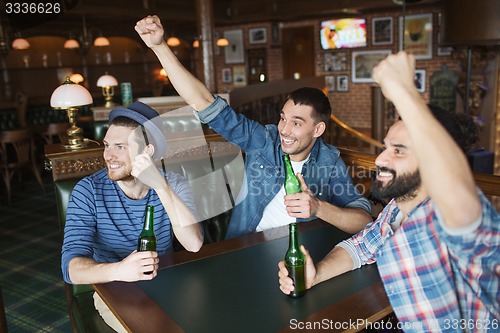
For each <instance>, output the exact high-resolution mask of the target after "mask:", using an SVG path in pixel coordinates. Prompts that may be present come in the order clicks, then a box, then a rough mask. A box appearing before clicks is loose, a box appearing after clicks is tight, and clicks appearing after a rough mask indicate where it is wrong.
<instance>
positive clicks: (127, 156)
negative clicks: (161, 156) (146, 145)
mask: <svg viewBox="0 0 500 333" xmlns="http://www.w3.org/2000/svg"><path fill="white" fill-rule="evenodd" d="M134 132H135V129H134V128H131V127H125V126H116V125H111V126H110V127H109V129H108V131H107V132H106V136H105V137H104V140H103V143H104V154H103V156H104V161H105V162H106V166H107V168H108V177H109V179H110V180H114V181H128V180H132V179H134V177H133V176H132V175H131V172H132V161H133V159H134V158H135V156H137V154H138V153H139V145H138V143H137V142H136V141H135V140H134V138H135V133H134Z"/></svg>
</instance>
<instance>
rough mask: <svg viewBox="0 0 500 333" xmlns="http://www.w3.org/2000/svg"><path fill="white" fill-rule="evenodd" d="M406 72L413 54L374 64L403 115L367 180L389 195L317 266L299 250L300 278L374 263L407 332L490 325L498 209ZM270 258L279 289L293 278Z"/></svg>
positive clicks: (316, 279)
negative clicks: (374, 217) (363, 225)
mask: <svg viewBox="0 0 500 333" xmlns="http://www.w3.org/2000/svg"><path fill="white" fill-rule="evenodd" d="M414 73H415V58H414V56H413V55H407V54H406V53H405V52H400V53H399V54H397V55H391V56H389V57H388V58H387V59H386V60H384V61H382V62H381V63H380V64H379V65H378V66H377V67H375V69H374V70H373V73H372V77H373V78H374V80H375V81H376V82H377V83H378V84H379V85H380V87H381V89H382V92H383V93H384V95H385V96H386V97H387V98H388V99H389V100H391V101H392V102H393V103H394V105H395V106H396V108H397V110H398V111H399V114H400V116H401V118H402V121H398V122H396V123H395V124H394V125H393V126H392V127H391V128H390V129H389V132H388V133H387V136H386V138H385V140H384V143H385V147H386V149H385V150H384V151H383V152H382V153H381V154H380V155H379V156H378V157H377V159H376V161H375V163H376V165H377V177H376V180H375V181H374V184H373V187H372V192H373V194H374V195H375V196H378V197H381V198H393V199H392V200H391V201H390V202H389V204H388V205H387V206H386V207H385V208H384V210H383V211H382V213H381V214H380V215H379V217H378V218H377V220H376V221H375V222H373V223H371V224H369V225H367V226H366V228H365V229H364V230H362V231H361V232H360V233H358V234H357V235H355V236H353V237H352V238H350V239H348V240H345V241H343V242H342V243H340V244H338V245H337V246H336V247H335V248H334V249H333V250H332V251H331V252H330V253H329V254H328V255H327V256H326V257H325V258H324V259H323V260H322V261H320V262H319V263H318V264H317V265H316V266H315V265H314V264H313V262H312V259H311V257H310V256H309V255H308V254H307V250H306V249H303V250H304V251H305V253H306V255H307V259H308V260H307V271H306V280H307V282H306V283H307V287H308V288H311V287H312V286H314V285H316V284H318V283H320V282H322V281H325V280H327V279H330V278H332V277H334V276H337V275H340V274H342V273H344V272H347V271H349V270H352V269H356V268H359V267H360V266H361V265H365V264H371V263H374V262H376V263H377V266H378V270H379V273H380V276H381V279H382V282H383V284H384V287H385V290H386V293H387V296H388V298H389V301H390V303H391V305H392V308H393V310H394V312H395V314H396V316H397V317H398V319H399V322H400V324H402V325H401V326H402V327H401V328H403V329H404V330H405V331H406V332H486V331H488V332H498V329H499V325H500V323H499V321H500V305H499V303H500V283H499V282H500V215H499V214H498V212H496V211H495V209H494V208H493V207H492V206H491V204H490V203H489V202H488V200H487V199H486V198H485V197H484V195H483V194H482V192H481V191H480V190H479V189H477V188H476V186H475V184H474V179H473V177H472V173H471V171H470V168H469V166H468V163H467V160H466V158H465V156H464V154H463V152H462V151H461V150H460V148H459V147H458V146H457V144H456V143H455V142H454V141H453V139H452V137H451V136H450V135H449V134H448V132H447V131H446V130H445V129H444V128H443V127H442V126H441V125H440V123H439V122H438V121H437V120H436V118H435V117H434V116H433V115H432V113H431V112H430V110H429V109H428V107H427V106H426V105H425V103H424V101H423V100H422V98H421V97H420V96H419V93H418V91H417V89H416V87H415V84H414V81H413V78H414ZM445 126H448V124H446V125H445ZM447 129H448V128H447ZM278 266H279V273H278V275H279V279H280V288H281V290H282V291H283V292H284V293H285V294H288V293H290V292H291V291H292V290H293V288H294V286H293V282H292V280H291V279H290V278H289V277H288V272H287V270H286V268H285V267H284V263H283V262H280V263H279V265H278Z"/></svg>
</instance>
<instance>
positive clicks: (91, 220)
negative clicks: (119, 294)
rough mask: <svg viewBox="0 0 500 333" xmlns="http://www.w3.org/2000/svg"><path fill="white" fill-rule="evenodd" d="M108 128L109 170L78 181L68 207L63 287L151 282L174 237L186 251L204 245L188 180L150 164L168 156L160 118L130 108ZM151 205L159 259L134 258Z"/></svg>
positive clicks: (153, 255)
mask: <svg viewBox="0 0 500 333" xmlns="http://www.w3.org/2000/svg"><path fill="white" fill-rule="evenodd" d="M109 124H110V126H109V129H108V131H107V133H106V136H105V137H104V140H103V142H104V154H103V156H104V160H105V162H106V168H104V169H102V170H100V171H98V172H96V173H95V174H93V175H90V176H87V177H85V178H83V179H82V180H80V181H79V182H78V183H77V184H76V185H75V188H74V190H73V192H72V193H71V197H70V200H69V204H68V210H67V215H66V226H65V228H64V242H63V246H62V262H61V267H62V272H63V278H64V280H65V281H66V282H68V283H73V284H91V283H105V282H110V281H138V280H151V279H153V278H154V277H155V276H156V275H157V269H158V262H159V259H158V255H161V254H163V253H166V252H169V251H172V232H173V233H175V236H176V237H177V239H178V240H179V242H180V243H181V244H182V245H183V246H184V248H186V249H187V250H188V251H192V252H196V251H198V250H199V249H200V248H201V245H202V243H203V234H202V229H201V227H200V225H199V223H197V222H198V217H197V213H196V209H195V204H194V197H193V192H192V190H191V188H190V187H189V185H188V183H187V181H186V180H185V179H184V178H183V177H182V176H180V175H178V174H175V173H171V172H162V171H160V170H159V169H158V168H156V166H155V165H154V163H153V160H154V159H159V158H161V157H162V156H163V155H164V154H165V153H166V151H167V145H166V139H165V136H164V135H163V122H162V120H161V117H160V116H159V115H158V113H157V112H156V111H155V110H153V109H152V108H150V107H149V106H147V105H145V104H143V103H141V102H135V103H132V104H130V105H129V106H128V107H127V108H115V109H113V110H112V111H111V113H110V115H109ZM148 205H150V206H154V224H155V227H154V228H155V233H156V237H157V252H151V251H145V252H137V251H136V248H137V239H138V236H139V233H140V232H141V230H142V227H143V223H144V215H145V210H146V206H148ZM151 271H153V273H152V274H145V272H151ZM95 296H96V295H95ZM95 296H94V299H95V302H96V308H98V310H99V306H98V303H99V302H102V301H101V300H99V299H96V297H95ZM100 312H101V311H100ZM101 315H103V314H102V313H101ZM103 318H104V319H105V320H106V318H105V317H104V315H103Z"/></svg>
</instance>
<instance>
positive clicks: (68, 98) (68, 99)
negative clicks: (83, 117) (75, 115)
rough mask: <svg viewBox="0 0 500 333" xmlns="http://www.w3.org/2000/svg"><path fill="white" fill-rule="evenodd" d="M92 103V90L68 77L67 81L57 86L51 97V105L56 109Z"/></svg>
mask: <svg viewBox="0 0 500 333" xmlns="http://www.w3.org/2000/svg"><path fill="white" fill-rule="evenodd" d="M92 103H93V100H92V95H90V92H89V91H88V90H87V89H85V88H84V87H83V86H81V85H79V84H75V83H74V82H72V81H71V80H70V79H69V78H66V81H65V82H64V83H63V84H61V85H60V86H59V87H57V88H56V90H54V92H53V93H52V96H51V97H50V106H51V107H53V108H55V109H68V108H71V107H77V106H84V105H90V104H92Z"/></svg>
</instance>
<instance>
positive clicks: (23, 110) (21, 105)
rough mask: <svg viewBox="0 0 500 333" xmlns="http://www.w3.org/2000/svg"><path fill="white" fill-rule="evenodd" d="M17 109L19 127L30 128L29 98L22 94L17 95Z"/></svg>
mask: <svg viewBox="0 0 500 333" xmlns="http://www.w3.org/2000/svg"><path fill="white" fill-rule="evenodd" d="M16 109H17V119H18V121H19V127H21V128H24V127H27V126H28V121H27V110H28V96H26V95H25V94H24V93H22V92H18V93H17V94H16Z"/></svg>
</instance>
